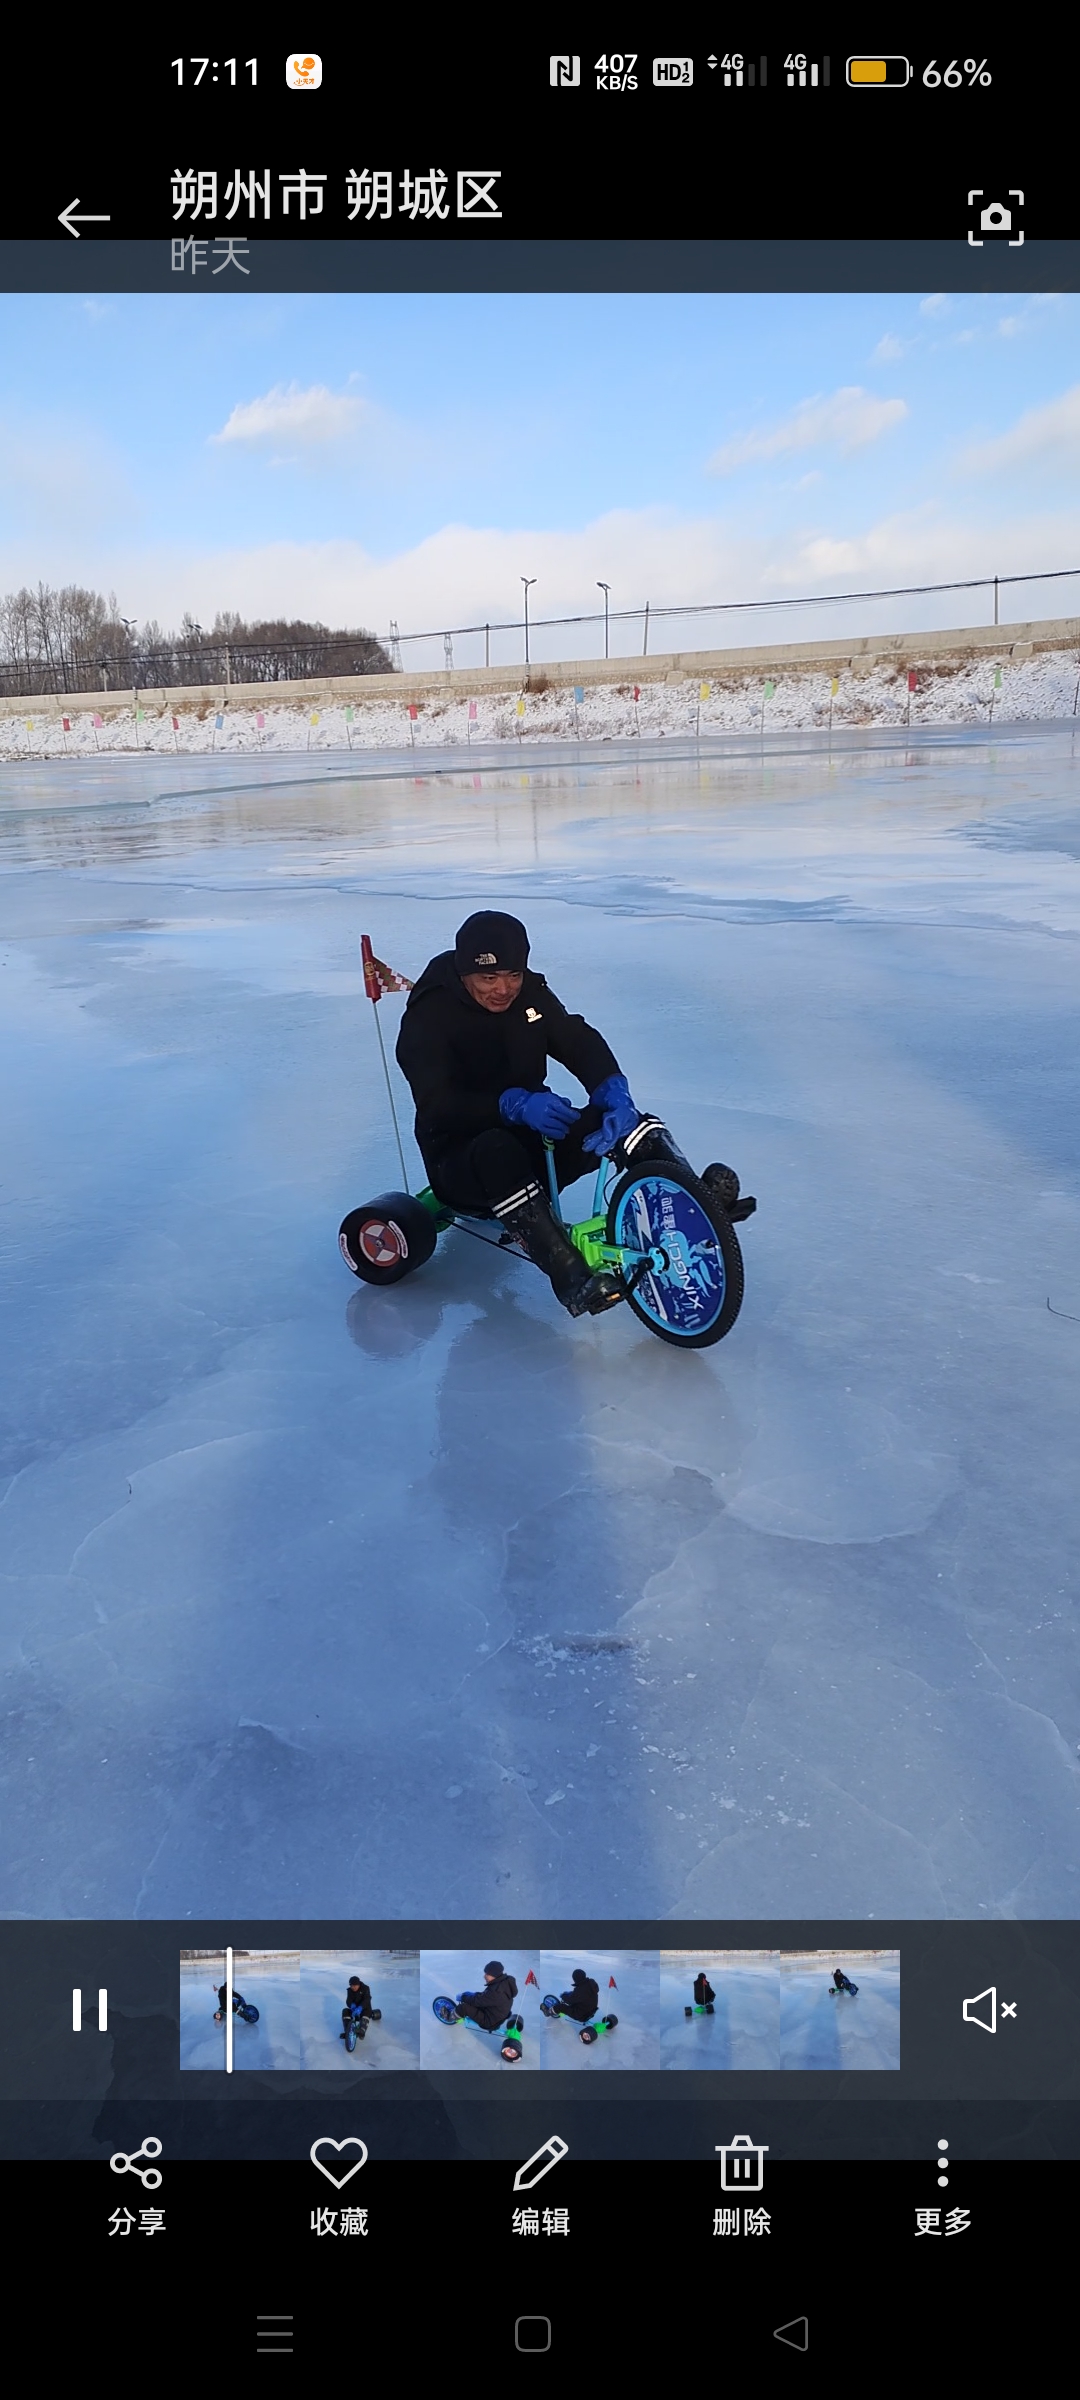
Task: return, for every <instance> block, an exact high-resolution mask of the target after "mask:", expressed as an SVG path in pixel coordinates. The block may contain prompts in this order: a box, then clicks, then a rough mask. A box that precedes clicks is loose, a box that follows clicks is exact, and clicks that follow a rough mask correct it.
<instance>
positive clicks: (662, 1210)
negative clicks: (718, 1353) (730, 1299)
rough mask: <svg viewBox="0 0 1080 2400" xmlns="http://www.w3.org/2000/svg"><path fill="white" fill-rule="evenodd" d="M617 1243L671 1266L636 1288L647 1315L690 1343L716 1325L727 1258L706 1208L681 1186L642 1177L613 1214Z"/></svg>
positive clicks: (663, 1178) (647, 1277)
mask: <svg viewBox="0 0 1080 2400" xmlns="http://www.w3.org/2000/svg"><path fill="white" fill-rule="evenodd" d="M615 1240H616V1242H617V1243H618V1244H619V1246H620V1248H622V1249H626V1250H651V1249H661V1250H664V1251H666V1252H667V1255H668V1258H669V1261H670V1264H669V1266H668V1269H667V1271H666V1272H665V1273H655V1272H650V1273H649V1274H648V1275H644V1276H643V1277H642V1279H641V1282H640V1283H639V1284H637V1285H636V1286H635V1289H634V1300H635V1302H636V1304H637V1306H638V1308H639V1309H640V1310H641V1311H642V1314H643V1315H644V1316H647V1317H649V1318H650V1319H651V1321H652V1323H653V1324H654V1325H662V1326H663V1328H664V1331H665V1333H673V1334H676V1335H681V1336H682V1337H683V1339H684V1340H689V1339H690V1338H691V1337H692V1336H693V1335H695V1334H701V1333H708V1332H709V1331H710V1329H711V1327H712V1326H713V1325H715V1323H716V1320H717V1318H718V1316H719V1315H720V1312H721V1310H722V1308H723V1305H724V1298H725V1294H726V1292H727V1271H726V1268H725V1266H724V1255H723V1252H722V1250H721V1248H720V1244H719V1242H718V1240H717V1237H716V1233H715V1230H714V1228H713V1226H712V1225H711V1223H710V1221H709V1219H708V1217H707V1216H706V1214H705V1211H704V1209H703V1208H702V1207H701V1206H700V1205H699V1203H698V1202H697V1201H696V1200H695V1198H694V1195H693V1193H692V1192H688V1191H687V1190H686V1189H685V1186H684V1185H683V1184H681V1183H676V1182H674V1181H673V1180H672V1179H670V1178H669V1177H668V1176H666V1175H642V1176H639V1177H638V1178H637V1179H636V1180H635V1182H633V1183H632V1184H631V1185H630V1187H629V1189H628V1190H627V1191H625V1192H624V1193H623V1195H622V1198H621V1200H620V1201H619V1202H618V1204H617V1207H616V1210H615Z"/></svg>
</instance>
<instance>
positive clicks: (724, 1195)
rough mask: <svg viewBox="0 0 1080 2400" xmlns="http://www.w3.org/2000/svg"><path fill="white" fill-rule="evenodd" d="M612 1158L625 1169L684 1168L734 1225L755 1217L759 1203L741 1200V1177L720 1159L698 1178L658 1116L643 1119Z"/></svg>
mask: <svg viewBox="0 0 1080 2400" xmlns="http://www.w3.org/2000/svg"><path fill="white" fill-rule="evenodd" d="M613 1155H614V1158H615V1163H616V1165H617V1166H619V1167H623V1168H626V1167H643V1166H646V1165H647V1166H653V1165H656V1166H672V1167H681V1168H682V1170H683V1172H684V1174H686V1175H689V1176H690V1177H691V1178H692V1180H693V1182H694V1183H699V1184H703V1185H704V1187H705V1189H706V1191H707V1192H708V1193H709V1194H710V1196H711V1197H712V1198H713V1199H716V1200H719V1202H720V1206H721V1208H722V1209H723V1211H724V1214H725V1216H728V1217H731V1218H732V1219H733V1221H735V1222H741V1220H742V1219H743V1218H744V1217H752V1216H753V1214H754V1211H755V1209H756V1207H757V1201H756V1200H752V1199H749V1198H747V1199H745V1200H743V1199H740V1197H739V1178H738V1176H737V1175H736V1173H735V1169H734V1167H724V1166H721V1165H720V1163H719V1161H718V1160H714V1162H713V1164H712V1166H709V1167H705V1168H703V1170H702V1172H701V1174H700V1175H698V1174H697V1172H696V1170H695V1169H694V1168H693V1167H692V1166H691V1164H690V1161H689V1159H688V1158H687V1157H686V1156H685V1154H684V1152H683V1151H681V1150H680V1148H679V1145H678V1143H677V1142H676V1141H675V1140H674V1139H673V1137H672V1135H671V1134H670V1133H669V1132H668V1129H667V1126H666V1125H664V1124H662V1123H661V1120H660V1118H659V1117H642V1118H640V1119H639V1121H638V1123H637V1124H636V1125H635V1127H634V1130H633V1132H632V1133H628V1134H627V1135H626V1138H625V1140H624V1141H621V1142H620V1143H619V1144H618V1146H617V1148H616V1150H615V1152H614V1154H613Z"/></svg>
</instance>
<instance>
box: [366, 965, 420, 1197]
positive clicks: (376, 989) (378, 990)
mask: <svg viewBox="0 0 1080 2400" xmlns="http://www.w3.org/2000/svg"><path fill="white" fill-rule="evenodd" d="M360 958H361V963H362V965H363V969H364V990H365V992H366V993H367V996H368V999H369V1000H370V1001H371V1003H372V1005H373V1007H374V1010H375V1031H376V1033H377V1034H378V1037H379V1056H380V1058H381V1060H382V1071H383V1074H384V1076H385V1078H386V1097H387V1099H388V1100H389V1102H390V1114H391V1117H392V1118H393V1121H394V1137H395V1140H396V1142H397V1150H398V1157H399V1159H400V1160H401V1181H402V1185H403V1187H404V1189H405V1191H409V1189H410V1184H409V1176H408V1170H407V1168H406V1165H405V1152H404V1150H403V1148H402V1146H401V1128H400V1126H399V1124H398V1120H397V1110H396V1108H395V1106H394V1087H393V1084H392V1083H391V1081H390V1068H389V1065H388V1063H387V1057H386V1046H385V1043H384V1041H383V1037H382V1026H381V1025H380V1023H379V1008H378V1003H379V1001H380V1000H381V998H382V987H381V984H380V982H379V977H378V972H377V969H376V966H375V959H374V954H373V952H372V948H371V940H370V936H369V935H368V934H366V933H362V934H361V936H360Z"/></svg>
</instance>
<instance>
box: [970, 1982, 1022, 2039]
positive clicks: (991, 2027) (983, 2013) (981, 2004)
mask: <svg viewBox="0 0 1080 2400" xmlns="http://www.w3.org/2000/svg"><path fill="white" fill-rule="evenodd" d="M1015 2015H1016V2002H1015V2000H1003V2001H1002V2003H1001V2018H1002V2023H1004V2021H1005V2018H1006V2017H1015ZM964 2023H965V2025H981V2027H982V2030H983V2032H984V2033H996V2032H997V2029H998V1996H997V1985H996V1983H989V1984H987V1987H986V1990H985V1992H976V1993H975V1994H974V1996H973V1998H972V1999H970V2000H965V2002H964Z"/></svg>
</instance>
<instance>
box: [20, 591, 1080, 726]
mask: <svg viewBox="0 0 1080 2400" xmlns="http://www.w3.org/2000/svg"><path fill="white" fill-rule="evenodd" d="M1069 581H1072V582H1076V583H1077V584H1078V585H1080V567H1051V568H1048V569H1045V570H1043V571H1040V572H1035V573H1031V574H1025V575H976V576H968V577H965V578H964V579H963V580H961V581H958V582H953V583H903V584H890V585H887V586H884V587H883V588H882V589H881V590H880V591H868V592H810V593H806V592H803V593H793V594H791V595H789V596H785V595H783V594H780V595H778V596H777V597H776V598H774V599H767V600H694V601H679V602H668V603H664V604H662V605H659V606H654V605H653V603H652V602H651V601H649V600H645V601H643V602H640V603H639V604H638V606H637V607H635V608H608V609H606V610H604V609H591V610H589V611H587V612H586V613H585V614H584V615H580V616H568V617H534V616H533V615H532V613H531V611H530V614H529V616H528V618H526V617H524V616H521V617H508V618H500V619H497V620H496V619H492V620H491V621H490V622H485V623H483V624H481V623H479V622H477V623H474V624H470V625H451V626H434V627H429V628H428V629H427V631H426V632H422V633H402V632H401V631H400V629H399V627H398V626H397V624H396V623H394V622H393V621H391V624H390V628H389V631H388V632H387V633H386V634H383V635H381V636H380V637H379V639H380V640H381V642H382V644H383V647H384V648H385V649H386V650H387V651H389V654H390V657H391V660H392V663H393V666H394V668H395V669H397V670H402V669H403V657H402V653H403V651H405V650H406V649H407V648H410V649H413V650H415V649H418V648H419V647H420V646H421V645H424V646H426V647H427V648H428V649H432V648H433V649H434V650H435V652H436V660H437V663H438V664H439V665H442V666H445V667H450V668H452V667H454V666H455V665H457V666H464V665H466V664H473V665H477V666H479V665H480V664H483V665H484V666H485V667H490V666H491V665H492V664H503V665H508V664H510V663H511V661H510V660H509V659H506V658H504V659H502V660H500V661H493V659H492V655H491V653H492V644H493V643H498V644H503V643H509V642H510V641H511V640H512V641H513V643H514V647H515V653H516V655H519V656H521V657H522V658H523V659H524V660H525V661H529V659H530V643H531V642H533V641H535V638H536V637H537V636H538V635H542V634H548V633H555V632H559V631H561V630H562V629H564V628H567V627H573V628H577V629H581V628H586V629H590V630H591V631H593V632H594V633H602V634H603V639H604V656H605V658H606V657H608V656H609V655H611V647H610V646H611V635H612V632H613V631H614V632H615V633H616V635H618V633H619V631H620V629H621V630H625V629H627V628H629V627H636V628H638V629H639V632H640V646H639V647H638V646H631V647H628V648H624V649H620V650H617V651H616V652H615V656H616V657H624V658H648V656H649V643H650V638H651V637H652V636H653V635H654V633H655V630H656V628H657V627H658V626H664V625H673V624H678V623H682V624H686V623H687V622H689V621H693V622H694V623H697V622H699V621H700V622H701V623H704V624H712V623H714V622H716V621H717V620H719V618H721V617H727V618H730V617H740V616H742V617H749V618H754V617H759V616H761V615H762V614H763V613H767V612H770V611H772V612H780V613H781V614H785V615H790V614H791V613H792V612H797V611H799V610H800V609H802V610H805V609H814V608H820V609H837V608H868V607H870V606H872V605H873V606H876V605H877V604H878V603H879V602H882V601H887V600H894V601H901V600H916V599H924V598H927V597H928V596H930V595H933V594H938V593H948V592H985V593H986V595H987V601H988V612H989V603H990V601H991V599H992V602H993V613H992V616H991V615H989V613H988V622H989V623H992V624H994V625H997V624H998V623H1000V604H1001V595H1002V593H1003V592H1006V591H1010V590H1015V588H1016V587H1017V586H1018V585H1019V584H1033V583H1063V582H1069ZM1078 613H1080V593H1078ZM481 641H482V642H483V646H484V656H483V660H482V661H481V660H480V659H479V658H478V657H477V658H475V659H471V660H465V659H461V658H458V659H456V660H455V657H454V644H455V643H458V644H459V645H460V644H462V643H467V644H470V645H472V644H475V645H476V647H477V649H479V645H480V642H481ZM440 646H441V651H442V656H441V659H440V658H438V651H439V648H440ZM705 646H708V645H702V644H695V645H694V647H695V648H700V647H705ZM278 647H279V645H275V644H267V645H265V646H264V647H263V646H260V645H259V644H257V643H256V644H252V643H245V645H244V655H245V658H249V659H254V658H257V657H262V656H264V655H265V657H266V658H267V659H269V658H271V657H272V656H276V654H277V650H278ZM355 653H356V637H355V636H353V638H352V640H351V641H350V640H343V641H340V642H326V643H324V644H321V645H320V648H319V660H320V664H319V666H318V667H317V668H315V667H313V668H312V670H311V674H310V676H309V677H308V678H307V679H308V680H310V681H312V682H319V681H323V682H325V681H326V679H327V676H328V674H329V675H338V674H348V673H351V672H352V671H353V670H354V668H355V671H356V672H358V673H360V672H366V673H371V672H373V671H375V670H374V669H372V668H371V667H369V666H366V665H365V666H363V667H360V666H358V665H357V663H356V659H355ZM554 655H556V656H558V655H560V654H559V653H558V652H556V653H554ZM569 655H570V656H571V657H578V656H581V652H580V650H574V649H571V651H570V653H569ZM177 659H178V653H177V651H176V649H175V647H174V646H172V645H170V646H169V647H168V648H167V649H140V648H139V647H138V645H137V644H134V645H133V646H132V648H131V649H130V650H129V651H126V652H120V653H116V654H114V655H110V656H107V657H96V658H94V659H93V661H90V660H88V659H79V660H71V659H65V658H62V657H56V658H50V659H49V660H48V661H47V662H44V661H41V660H34V661H32V662H30V663H29V664H25V663H24V662H21V661H20V660H18V659H14V658H12V659H7V660H0V690H2V691H3V692H4V694H5V695H6V696H7V697H8V698H11V699H19V698H23V699H28V698H37V697H40V698H45V697H46V696H47V695H56V696H62V695H64V694H65V693H69V694H70V695H71V697H72V698H74V697H76V696H77V694H78V693H80V692H82V691H86V690H88V689H89V688H90V685H89V682H88V680H87V679H88V677H89V676H90V675H91V674H95V673H99V674H100V675H101V677H102V679H103V680H102V682H101V683H100V684H98V685H97V687H96V688H97V689H98V690H99V691H100V690H108V689H109V687H110V685H111V686H113V687H115V688H116V689H117V690H118V691H147V690H155V689H156V690H160V689H173V688H179V687H180V686H181V685H187V684H190V685H193V686H195V685H208V684H226V685H227V684H231V683H234V682H236V681H237V680H238V678H237V676H236V673H235V671H234V665H233V660H232V656H231V651H230V645H229V643H228V642H227V641H225V640H222V641H220V642H212V641H203V642H199V643H198V644H192V645H191V646H189V647H185V650H184V654H183V660H182V672H181V673H179V674H178V673H177V671H176V670H177ZM347 659H348V660H350V661H351V662H352V665H351V666H346V664H345V661H346V660H347ZM335 661H337V662H338V663H337V664H335V663H334V662H335ZM294 680H296V679H295V678H294ZM272 694H273V680H272V679H270V680H268V681H267V697H268V698H269V697H271V696H272Z"/></svg>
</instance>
